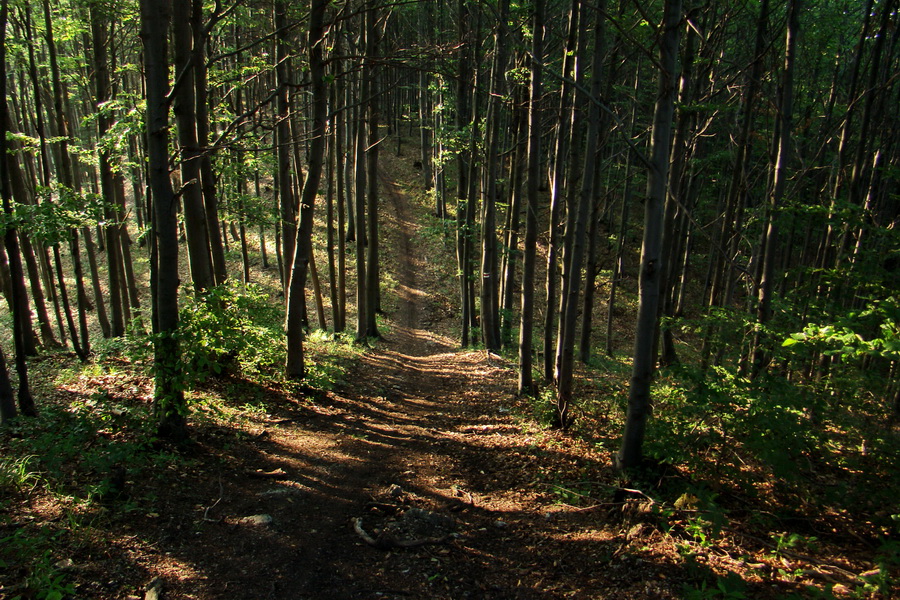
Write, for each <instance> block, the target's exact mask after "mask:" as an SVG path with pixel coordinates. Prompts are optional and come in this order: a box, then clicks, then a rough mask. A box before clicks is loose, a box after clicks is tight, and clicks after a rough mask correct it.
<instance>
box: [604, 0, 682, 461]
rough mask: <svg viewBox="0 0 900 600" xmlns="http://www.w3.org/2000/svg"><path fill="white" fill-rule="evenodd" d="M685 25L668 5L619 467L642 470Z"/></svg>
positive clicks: (674, 3) (673, 2)
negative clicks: (678, 63) (677, 69)
mask: <svg viewBox="0 0 900 600" xmlns="http://www.w3.org/2000/svg"><path fill="white" fill-rule="evenodd" d="M680 23H681V0H666V4H665V11H664V16H663V28H664V30H663V32H662V38H661V40H660V45H659V67H660V68H659V92H658V95H657V100H656V109H655V111H654V116H653V133H652V139H651V146H650V165H651V166H650V168H649V169H648V171H649V172H648V176H647V198H646V200H645V203H644V240H643V246H642V248H641V270H640V284H639V286H640V291H639V294H640V301H639V305H638V318H637V327H636V332H635V336H634V337H635V339H634V363H633V368H632V375H631V385H630V389H629V392H628V411H627V415H626V420H625V431H624V433H623V436H622V446H621V448H620V449H619V453H618V456H617V457H616V464H617V465H618V467H619V468H622V469H629V468H633V467H636V466H638V465H639V464H640V463H641V461H642V459H643V450H642V448H643V443H644V431H645V429H646V425H647V418H648V417H649V416H650V410H651V406H650V383H651V380H652V378H653V370H654V364H653V357H654V347H653V342H654V340H655V339H656V327H657V321H658V317H659V296H660V292H661V290H660V289H659V284H660V276H661V274H662V268H661V267H662V256H661V250H662V233H663V232H662V228H663V220H664V219H663V216H664V214H663V210H664V206H665V201H666V180H667V177H668V172H669V145H670V141H671V135H672V115H673V113H674V110H675V94H676V91H677V81H676V77H675V60H676V57H677V55H678V38H679V34H680Z"/></svg>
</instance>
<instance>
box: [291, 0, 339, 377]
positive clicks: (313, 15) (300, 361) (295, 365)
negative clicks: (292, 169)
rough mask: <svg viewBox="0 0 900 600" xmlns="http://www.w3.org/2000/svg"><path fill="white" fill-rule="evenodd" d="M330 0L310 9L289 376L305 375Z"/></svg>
mask: <svg viewBox="0 0 900 600" xmlns="http://www.w3.org/2000/svg"><path fill="white" fill-rule="evenodd" d="M328 2H329V0H311V2H310V12H309V32H308V38H307V52H308V56H309V73H310V79H311V89H312V102H313V123H312V131H311V135H312V139H311V140H310V146H309V154H308V158H309V168H308V171H307V176H306V181H305V182H304V184H303V193H302V196H301V198H300V207H301V210H300V227H299V228H298V229H297V238H296V240H295V243H294V257H293V261H292V265H291V273H290V278H289V280H288V295H287V299H286V303H287V316H286V318H285V332H286V335H287V358H286V362H285V375H286V376H287V377H288V378H291V379H302V378H303V377H304V376H305V375H306V365H305V362H304V355H303V319H302V316H301V311H302V306H301V304H303V303H304V295H303V290H304V288H305V286H306V276H307V273H308V269H309V265H310V262H311V259H312V228H313V207H314V206H315V201H316V194H318V191H319V182H320V181H321V178H322V166H323V163H324V160H325V134H326V125H327V118H328V115H327V112H328V92H327V90H326V88H325V63H324V58H323V56H324V54H323V45H324V41H323V36H324V17H325V10H326V8H327V6H328Z"/></svg>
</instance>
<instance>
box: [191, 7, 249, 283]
mask: <svg viewBox="0 0 900 600" xmlns="http://www.w3.org/2000/svg"><path fill="white" fill-rule="evenodd" d="M179 18H181V16H179ZM191 31H192V35H193V55H192V63H193V73H194V78H193V82H187V83H185V84H184V85H191V83H193V85H194V89H195V90H196V94H195V102H196V105H195V107H196V108H195V121H196V127H197V152H198V155H197V159H198V162H199V170H200V186H201V188H202V193H203V208H204V212H205V216H206V230H207V232H208V233H209V249H210V258H211V260H212V271H213V281H214V282H215V284H216V285H222V284H223V283H225V280H226V279H227V278H228V270H227V269H226V266H225V247H224V244H223V242H222V238H221V237H220V236H219V229H218V228H217V227H216V223H218V221H219V199H218V194H217V191H216V176H215V173H213V167H212V151H211V150H210V148H209V106H208V100H207V98H208V96H209V91H208V77H207V68H206V45H207V43H208V37H209V36H208V33H207V32H206V31H205V29H204V25H203V0H192V6H191ZM238 114H241V113H240V112H239V113H238ZM242 223H243V221H242ZM245 242H246V240H243V241H242V243H245ZM244 279H245V280H246V279H249V277H248V276H247V275H246V268H245V277H244Z"/></svg>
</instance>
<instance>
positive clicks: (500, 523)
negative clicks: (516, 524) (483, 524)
mask: <svg viewBox="0 0 900 600" xmlns="http://www.w3.org/2000/svg"><path fill="white" fill-rule="evenodd" d="M494 527H496V528H497V529H506V528H507V527H509V523H507V522H506V521H504V520H503V519H497V520H496V521H494Z"/></svg>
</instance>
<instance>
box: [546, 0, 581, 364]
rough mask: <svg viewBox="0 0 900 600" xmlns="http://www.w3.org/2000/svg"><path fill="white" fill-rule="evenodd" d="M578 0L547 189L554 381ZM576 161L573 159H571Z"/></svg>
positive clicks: (549, 346) (549, 353)
mask: <svg viewBox="0 0 900 600" xmlns="http://www.w3.org/2000/svg"><path fill="white" fill-rule="evenodd" d="M580 12H581V1H580V0H572V4H571V7H570V9H569V25H568V32H567V34H566V45H565V49H564V53H563V67H562V76H563V83H562V86H561V88H560V96H559V97H560V100H559V119H558V121H557V132H556V148H555V149H554V154H553V181H552V183H551V191H550V229H549V245H548V247H547V282H546V294H545V298H546V302H545V311H544V351H543V353H544V379H545V380H546V381H553V380H554V373H555V370H556V352H555V348H554V341H555V339H556V338H555V336H554V335H553V332H554V330H555V323H556V320H557V316H558V312H557V311H558V299H557V290H558V288H559V266H558V261H559V256H558V255H559V242H560V239H561V236H560V231H559V230H560V223H561V219H562V205H563V200H562V198H563V190H564V189H565V187H566V186H567V185H568V184H570V183H571V182H567V181H565V173H566V170H567V165H568V164H569V163H568V160H567V159H568V154H569V142H570V134H571V133H572V125H571V121H570V120H569V117H570V115H571V114H572V106H573V104H572V102H573V99H572V84H571V78H572V77H571V75H572V72H573V71H574V69H575V68H576V62H575V61H576V55H577V45H578V39H579V37H580V36H579V30H580V26H579V22H580V19H579V14H580ZM573 162H577V161H573Z"/></svg>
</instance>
